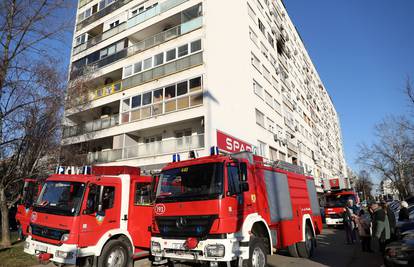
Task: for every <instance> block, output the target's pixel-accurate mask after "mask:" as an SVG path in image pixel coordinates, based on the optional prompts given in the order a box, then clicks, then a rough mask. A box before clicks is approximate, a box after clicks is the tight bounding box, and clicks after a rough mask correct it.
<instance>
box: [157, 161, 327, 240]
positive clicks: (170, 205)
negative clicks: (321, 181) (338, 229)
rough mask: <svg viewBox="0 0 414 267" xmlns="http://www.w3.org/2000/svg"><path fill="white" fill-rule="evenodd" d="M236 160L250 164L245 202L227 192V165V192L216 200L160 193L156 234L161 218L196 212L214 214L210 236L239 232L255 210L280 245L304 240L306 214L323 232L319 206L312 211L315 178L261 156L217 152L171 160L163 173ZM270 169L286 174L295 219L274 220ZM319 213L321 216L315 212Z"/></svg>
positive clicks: (226, 180)
mask: <svg viewBox="0 0 414 267" xmlns="http://www.w3.org/2000/svg"><path fill="white" fill-rule="evenodd" d="M235 162H239V163H245V164H246V166H247V181H248V184H249V190H248V191H246V192H243V193H241V194H242V196H240V197H241V198H242V199H243V200H242V201H240V198H239V197H235V196H229V195H227V194H226V193H225V192H228V191H229V185H228V178H227V177H228V173H227V168H224V170H225V171H224V177H225V178H224V180H223V182H224V191H223V194H222V195H221V196H219V197H217V198H216V199H210V200H199V201H194V200H193V201H191V200H190V201H180V202H168V201H167V202H162V203H161V202H160V201H159V199H158V195H157V200H156V203H157V204H156V205H155V207H154V223H153V230H154V231H153V236H156V237H163V236H162V234H161V232H160V229H159V227H160V225H159V224H158V223H157V221H159V220H162V219H163V218H167V217H174V216H195V215H196V216H202V215H210V216H213V217H214V221H213V223H212V226H211V228H210V230H209V231H208V235H209V236H218V235H220V234H231V233H237V232H239V231H240V230H241V227H242V225H243V223H244V221H245V219H246V217H247V216H249V215H251V214H254V213H258V214H259V215H261V216H262V217H263V218H264V219H265V221H266V223H267V225H268V227H269V228H270V230H271V231H272V230H276V233H277V247H278V248H281V247H286V246H289V245H292V244H294V243H297V242H300V241H302V239H303V228H302V226H303V221H302V218H303V215H304V214H309V215H310V216H311V219H312V223H313V225H314V228H315V233H316V234H319V233H320V232H321V230H322V219H321V216H320V210H319V206H318V210H316V211H315V210H314V211H312V209H311V204H310V198H309V196H308V190H307V184H306V183H307V181H308V180H309V181H312V183H314V180H313V178H312V177H307V176H304V175H301V174H297V173H293V172H288V171H285V170H282V169H275V168H272V167H268V166H265V165H264V164H263V159H262V158H261V157H258V156H253V162H250V161H249V160H247V159H238V160H233V159H232V158H231V157H230V156H222V155H215V156H209V157H203V158H198V159H193V160H187V161H182V162H174V163H170V164H168V165H167V166H166V167H165V168H164V169H163V172H165V171H167V170H170V169H177V168H184V169H185V168H186V167H188V166H193V165H200V164H207V163H224V166H227V164H234V163H235ZM266 171H269V172H272V173H280V174H286V176H287V181H288V188H289V193H290V200H291V205H292V215H293V217H292V218H291V219H286V220H279V221H272V220H271V214H270V211H269V205H268V199H267V198H268V193H267V189H266V183H265V180H264V179H265V177H264V176H265V174H264V173H265V172H266ZM194 179H197V177H194ZM161 181H162V175H161V178H160V182H161ZM315 196H316V191H315ZM315 213H316V214H318V215H313V214H315ZM201 239H203V238H201Z"/></svg>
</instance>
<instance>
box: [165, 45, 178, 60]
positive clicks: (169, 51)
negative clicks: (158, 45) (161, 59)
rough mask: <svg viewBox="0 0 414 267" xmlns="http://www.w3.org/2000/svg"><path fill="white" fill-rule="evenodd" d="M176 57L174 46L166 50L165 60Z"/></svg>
mask: <svg viewBox="0 0 414 267" xmlns="http://www.w3.org/2000/svg"><path fill="white" fill-rule="evenodd" d="M176 58H177V53H176V49H175V48H174V49H171V50H168V51H167V53H166V61H167V62H168V61H171V60H174V59H176Z"/></svg>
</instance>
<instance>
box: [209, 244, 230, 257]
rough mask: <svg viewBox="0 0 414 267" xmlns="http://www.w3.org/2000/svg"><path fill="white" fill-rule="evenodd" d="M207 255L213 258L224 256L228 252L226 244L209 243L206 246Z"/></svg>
mask: <svg viewBox="0 0 414 267" xmlns="http://www.w3.org/2000/svg"><path fill="white" fill-rule="evenodd" d="M205 250H206V255H207V257H211V258H222V257H224V254H225V252H226V248H225V247H224V245H220V244H216V245H208V246H207V247H206V248H205Z"/></svg>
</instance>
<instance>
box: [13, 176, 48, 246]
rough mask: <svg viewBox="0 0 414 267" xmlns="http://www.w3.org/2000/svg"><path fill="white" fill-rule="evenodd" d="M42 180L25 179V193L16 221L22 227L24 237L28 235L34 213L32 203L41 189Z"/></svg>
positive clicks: (19, 205) (18, 208) (18, 207)
mask: <svg viewBox="0 0 414 267" xmlns="http://www.w3.org/2000/svg"><path fill="white" fill-rule="evenodd" d="M41 186H42V184H41V181H40V180H38V179H30V178H27V179H24V186H23V194H22V199H21V202H20V203H19V204H18V205H17V212H16V222H17V224H18V225H19V227H20V229H21V236H20V237H19V238H23V237H25V236H26V235H27V229H28V227H29V223H30V216H31V215H32V205H33V202H34V201H35V200H36V197H37V195H38V193H39V191H40V189H41Z"/></svg>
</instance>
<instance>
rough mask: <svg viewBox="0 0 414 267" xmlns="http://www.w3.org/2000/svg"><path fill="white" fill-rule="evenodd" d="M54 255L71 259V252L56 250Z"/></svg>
mask: <svg viewBox="0 0 414 267" xmlns="http://www.w3.org/2000/svg"><path fill="white" fill-rule="evenodd" d="M55 257H58V258H62V259H71V258H73V252H67V251H61V250H57V251H56V252H55Z"/></svg>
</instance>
